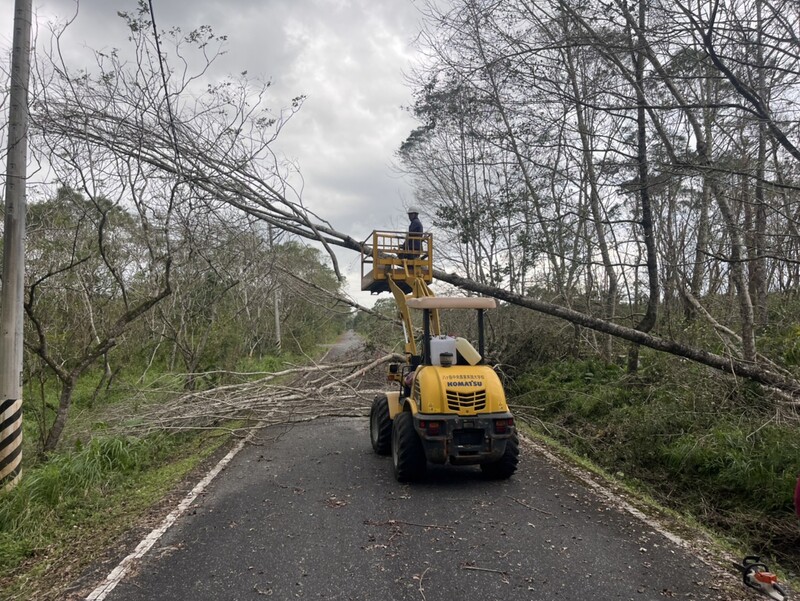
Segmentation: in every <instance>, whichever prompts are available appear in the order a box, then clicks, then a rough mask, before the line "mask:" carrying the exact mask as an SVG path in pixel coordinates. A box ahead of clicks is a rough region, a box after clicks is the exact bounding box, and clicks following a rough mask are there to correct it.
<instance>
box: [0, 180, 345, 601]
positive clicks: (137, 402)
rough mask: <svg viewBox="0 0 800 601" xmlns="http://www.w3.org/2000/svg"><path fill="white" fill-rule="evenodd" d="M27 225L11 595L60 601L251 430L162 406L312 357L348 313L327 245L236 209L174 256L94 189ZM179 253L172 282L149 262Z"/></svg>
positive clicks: (5, 547)
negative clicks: (314, 244) (275, 234)
mask: <svg viewBox="0 0 800 601" xmlns="http://www.w3.org/2000/svg"><path fill="white" fill-rule="evenodd" d="M101 220H105V221H104V225H103V228H102V234H101V235H100V236H99V237H98V231H97V229H96V225H97V222H98V221H101ZM29 223H30V227H31V228H32V229H33V230H35V231H37V234H38V235H37V236H32V237H31V238H30V241H29V244H28V246H29V252H30V260H29V266H28V270H29V271H28V280H27V282H28V289H27V294H26V313H27V319H26V331H25V335H26V343H27V345H26V354H25V361H24V366H25V368H24V386H23V399H24V411H23V426H22V427H23V469H22V478H21V480H20V481H19V483H18V484H17V486H16V487H15V488H13V489H11V490H8V491H5V492H2V493H0V573H2V576H1V577H0V590H2V595H0V596H2V597H3V598H4V599H20V600H21V599H37V600H39V599H59V598H62V597H61V596H60V595H61V592H62V591H63V587H64V586H65V585H66V584H68V583H69V582H70V581H71V580H74V579H75V578H77V577H78V576H79V575H80V574H81V572H82V571H83V570H84V569H86V567H87V566H88V565H90V564H91V562H92V561H93V560H95V559H97V558H98V557H99V556H100V555H101V554H102V553H103V552H105V551H107V549H108V547H109V546H110V545H111V544H112V543H113V542H114V541H115V540H116V539H117V538H118V537H119V536H120V535H121V534H122V533H124V532H126V531H127V530H128V529H130V528H131V527H133V526H135V525H137V524H138V523H140V521H141V520H142V519H145V518H146V517H147V514H148V511H149V510H150V508H151V507H152V506H153V505H154V504H157V503H158V502H159V501H160V500H161V499H162V498H163V497H164V496H165V495H166V494H167V493H169V492H170V491H173V490H175V489H176V486H178V485H179V484H180V483H181V481H182V480H183V479H184V478H185V477H186V476H187V475H188V474H190V473H191V472H192V470H193V469H195V468H196V467H197V466H198V465H200V464H201V463H202V462H203V461H204V460H205V459H207V458H209V457H210V456H211V455H213V454H214V452H215V451H216V450H217V449H218V448H220V447H221V446H224V445H225V443H226V442H227V441H228V440H229V439H230V436H231V434H232V433H238V432H241V428H242V427H244V426H245V425H246V423H247V422H245V421H237V420H236V416H235V415H229V416H226V418H225V419H221V420H209V421H210V422H211V423H212V424H213V425H212V426H210V427H209V426H208V424H207V423H204V424H203V426H202V428H198V429H197V430H195V429H194V427H195V424H193V423H163V424H156V425H155V426H154V425H153V424H152V423H151V422H150V421H149V420H148V416H150V415H151V414H152V413H153V412H154V410H155V409H157V408H160V407H163V406H164V405H165V404H166V403H168V402H169V401H170V400H171V399H175V398H181V397H182V396H185V395H187V394H200V393H202V392H203V391H210V390H213V389H214V388H217V387H219V386H224V385H231V384H241V383H246V382H248V381H255V380H257V379H258V378H262V377H264V375H265V374H269V373H274V372H277V371H280V370H282V369H284V368H286V367H289V366H296V365H302V364H304V363H307V362H309V361H310V360H311V358H316V357H318V356H319V348H320V347H319V345H320V344H321V343H327V342H330V341H332V340H333V339H334V338H335V337H336V336H337V335H338V334H339V333H340V332H342V331H343V330H344V328H345V326H346V324H347V323H348V321H349V319H350V315H349V313H348V312H347V311H345V310H342V309H339V308H337V307H336V306H335V300H334V299H333V298H332V297H331V296H330V295H333V294H336V293H338V291H339V289H340V286H341V284H340V282H339V281H338V279H337V278H336V277H335V275H334V274H333V272H332V271H331V270H330V269H329V268H328V267H327V266H325V264H324V261H323V260H322V257H321V255H320V254H319V253H318V252H317V251H315V250H313V249H310V248H308V247H305V246H302V245H299V244H296V243H293V242H291V241H288V240H276V239H274V238H270V237H269V233H268V232H267V230H266V229H261V228H258V227H256V226H252V224H248V223H247V221H246V220H239V219H236V218H235V216H234V215H231V214H228V215H226V219H225V220H220V221H211V220H209V219H206V220H204V223H203V224H202V225H200V224H195V226H196V227H195V231H189V230H184V235H183V236H178V235H177V234H173V235H172V243H171V245H170V246H169V248H166V247H164V248H162V249H161V250H160V251H159V250H158V247H157V245H156V242H158V237H154V238H152V239H150V240H149V241H146V242H145V241H143V240H144V238H143V236H145V235H146V227H144V226H143V225H142V224H141V223H139V224H137V223H136V220H135V219H134V217H133V215H132V214H131V213H129V212H127V211H125V210H123V209H122V208H119V207H117V208H115V209H112V208H110V207H109V205H108V204H107V203H106V202H105V201H103V200H102V199H97V198H87V195H86V194H85V191H84V193H83V194H82V193H78V192H76V191H74V190H71V189H68V188H61V189H60V190H59V191H58V193H57V195H56V196H55V197H54V198H53V199H50V200H45V201H42V202H38V203H33V204H32V205H31V208H30V220H29ZM93 224H94V225H93ZM162 242H163V239H162ZM165 254H171V256H172V260H171V261H170V266H169V273H168V274H167V273H166V272H164V271H162V272H160V274H159V272H158V269H155V271H150V268H153V265H152V264H148V262H147V261H146V260H144V258H145V257H148V256H150V257H153V256H156V255H158V256H160V257H163V256H165ZM159 279H160V280H161V283H160V284H159V283H156V285H155V286H154V287H151V284H152V282H154V281H157V280H159ZM167 279H168V285H167V284H165V282H166V281H167ZM306 282H308V283H311V284H313V286H312V285H309V284H307V283H306ZM164 286H167V288H168V289H169V294H168V295H165V296H163V297H162V298H158V300H157V302H154V303H152V305H151V306H150V307H149V309H148V310H147V311H145V312H142V313H140V314H135V315H134V313H133V312H132V309H131V308H132V307H134V306H135V305H136V304H137V303H139V302H140V300H141V299H150V300H152V299H153V298H156V297H158V296H159V293H158V292H155V293H154V292H153V291H157V290H159V289H161V290H164V289H165V288H164ZM137 299H138V300H137ZM142 302H147V301H142ZM122 323H124V326H120V324H122ZM242 417H243V419H244V418H246V417H247V416H244V415H243V416H242Z"/></svg>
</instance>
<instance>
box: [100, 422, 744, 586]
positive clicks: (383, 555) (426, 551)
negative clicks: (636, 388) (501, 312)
mask: <svg viewBox="0 0 800 601" xmlns="http://www.w3.org/2000/svg"><path fill="white" fill-rule="evenodd" d="M723 589H727V590H728V592H724V590H723ZM731 591H732V592H731ZM266 597H272V598H275V599H341V600H356V599H358V600H370V601H374V600H379V599H380V600H406V599H408V600H415V601H444V600H448V601H449V600H461V599H465V600H466V599H480V600H487V601H489V600H501V599H502V600H515V599H526V600H540V599H541V600H547V599H574V600H592V599H600V600H605V599H626V600H627V599H634V600H637V601H638V600H656V599H669V598H675V599H715V600H721V599H752V598H754V597H752V596H750V595H749V593H745V592H744V591H743V589H742V590H740V587H739V585H737V584H736V581H735V578H734V576H732V575H731V576H730V577H720V575H719V572H718V570H715V569H713V568H712V567H710V566H709V565H708V564H706V563H704V561H702V560H701V559H699V558H698V556H696V555H695V554H694V553H693V552H691V551H687V550H685V549H684V548H682V547H680V546H678V545H676V544H674V543H673V542H671V541H670V540H668V539H667V538H666V537H665V536H664V535H663V534H660V533H659V532H657V531H655V530H653V529H652V528H651V527H650V526H648V525H646V524H645V523H643V522H642V521H640V520H639V519H637V518H636V517H634V516H632V515H631V514H630V513H628V512H626V511H624V510H622V509H619V508H618V507H617V506H616V504H615V503H612V502H609V500H608V499H606V498H604V497H602V496H599V495H598V494H597V493H596V492H595V491H594V490H592V489H589V488H587V487H586V486H585V485H584V484H583V483H582V482H580V481H577V480H575V479H573V478H572V477H570V476H569V475H565V474H563V473H562V472H561V471H560V470H559V469H558V468H557V467H555V466H554V465H553V464H552V463H551V462H550V461H548V460H547V459H546V458H544V457H543V456H541V455H540V454H539V453H537V452H536V451H535V450H534V449H533V448H532V447H531V446H530V445H523V450H522V456H521V464H520V469H519V471H518V472H517V474H516V475H515V476H514V477H513V478H511V479H510V480H508V481H503V482H497V481H489V480H485V479H484V478H483V477H482V475H481V472H480V470H478V469H477V468H473V467H469V468H467V467H462V468H434V469H431V470H430V473H429V476H428V478H427V479H426V480H425V481H423V482H421V483H417V484H413V485H403V484H399V483H397V482H396V481H395V480H394V478H393V476H392V473H391V459H390V458H386V457H379V456H377V455H375V454H374V453H373V452H372V448H371V446H370V443H369V433H368V420H367V419H334V420H324V421H315V422H310V423H305V424H301V425H294V426H290V427H289V426H286V427H280V428H279V427H274V428H270V429H267V430H263V431H261V432H260V433H259V434H258V436H257V437H256V438H255V440H254V441H253V443H252V444H248V445H247V446H245V448H244V449H243V450H242V451H241V452H240V453H239V454H238V455H237V456H236V457H235V458H234V460H233V461H232V462H231V463H230V465H229V466H228V467H227V468H226V469H225V470H224V471H223V472H222V473H221V474H220V475H219V476H218V477H217V479H216V480H214V481H213V482H212V483H211V485H210V486H209V488H208V489H207V490H206V492H205V493H204V494H203V495H202V496H201V497H200V498H199V499H197V500H196V501H195V503H194V504H193V506H192V508H191V509H190V510H189V512H188V513H187V514H186V515H184V516H183V517H182V518H180V519H179V520H178V522H177V523H176V524H175V525H174V526H173V527H172V528H171V529H170V530H169V531H168V532H167V533H166V534H165V535H164V536H163V537H162V538H161V539H160V540H159V541H158V542H157V543H156V545H155V546H154V547H153V548H152V549H151V550H150V552H149V553H148V554H147V555H146V556H145V557H144V558H143V559H142V560H140V561H139V562H138V565H137V566H136V568H135V570H133V573H132V574H131V575H129V576H128V577H127V578H126V579H125V580H124V581H123V582H122V583H120V584H119V586H117V588H116V589H115V590H114V591H113V592H112V593H111V594H110V595H109V596H108V597H107V599H109V600H111V601H145V600H147V601H152V600H154V599H171V600H175V601H180V600H186V601H204V600H212V599H213V600H231V601H233V600H258V599H263V598H266Z"/></svg>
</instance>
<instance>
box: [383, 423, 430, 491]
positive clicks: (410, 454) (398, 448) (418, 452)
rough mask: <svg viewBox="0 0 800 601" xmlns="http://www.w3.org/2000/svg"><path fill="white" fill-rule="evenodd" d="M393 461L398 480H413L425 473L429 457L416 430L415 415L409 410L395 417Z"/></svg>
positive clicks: (393, 426) (395, 475)
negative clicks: (426, 455)
mask: <svg viewBox="0 0 800 601" xmlns="http://www.w3.org/2000/svg"><path fill="white" fill-rule="evenodd" d="M392 463H393V464H394V477H395V478H397V481H398V482H413V481H415V480H419V479H420V478H422V476H424V475H425V470H426V469H427V465H428V462H427V459H426V458H425V449H424V448H423V447H422V441H421V440H420V439H419V435H418V434H417V432H416V430H414V417H413V416H412V415H411V413H409V412H408V411H404V412H403V413H400V414H399V415H398V416H397V417H395V418H394V423H393V425H392Z"/></svg>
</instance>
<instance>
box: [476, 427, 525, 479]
mask: <svg viewBox="0 0 800 601" xmlns="http://www.w3.org/2000/svg"><path fill="white" fill-rule="evenodd" d="M518 463H519V437H518V436H517V435H516V433H515V434H514V435H513V436H511V438H509V439H508V440H507V441H506V450H505V452H504V453H503V456H502V457H500V459H498V460H497V461H493V462H491V463H481V470H483V473H484V474H485V475H486V477H487V478H492V479H493V480H506V479H508V478H510V477H511V476H512V475H513V474H514V472H516V471H517V464H518Z"/></svg>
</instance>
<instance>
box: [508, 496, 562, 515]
mask: <svg viewBox="0 0 800 601" xmlns="http://www.w3.org/2000/svg"><path fill="white" fill-rule="evenodd" d="M506 496H507V497H508V498H509V499H511V500H512V501H514V502H515V503H519V504H520V505H522V506H523V507H527V508H528V509H530V510H531V511H538V512H539V513H543V514H545V515H553V514H552V513H550V512H549V511H545V510H544V509H539V508H538V507H531V506H530V505H528V504H527V503H526V502H525V501H520V500H519V499H515V498H514V497H512V496H511V495H506Z"/></svg>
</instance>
